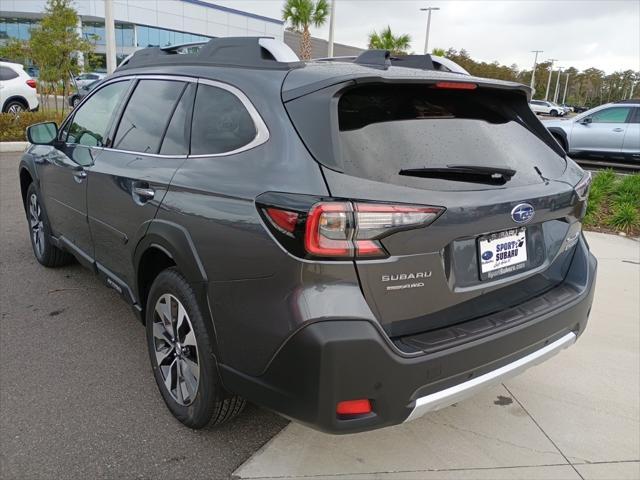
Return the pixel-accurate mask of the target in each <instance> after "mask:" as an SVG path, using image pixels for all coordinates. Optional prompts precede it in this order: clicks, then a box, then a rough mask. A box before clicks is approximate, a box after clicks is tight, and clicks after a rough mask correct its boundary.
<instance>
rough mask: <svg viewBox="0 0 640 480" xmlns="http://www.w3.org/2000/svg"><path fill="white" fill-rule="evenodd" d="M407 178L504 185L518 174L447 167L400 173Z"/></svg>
mask: <svg viewBox="0 0 640 480" xmlns="http://www.w3.org/2000/svg"><path fill="white" fill-rule="evenodd" d="M398 174H399V175H404V176H406V177H420V178H441V179H443V180H454V181H458V182H470V183H487V184H490V185H504V184H505V183H507V182H508V181H509V180H511V177H513V176H514V175H515V174H516V171H515V170H512V169H510V168H500V167H480V166H476V165H447V166H446V167H424V168H408V169H403V170H400V172H398Z"/></svg>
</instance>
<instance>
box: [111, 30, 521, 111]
mask: <svg viewBox="0 0 640 480" xmlns="http://www.w3.org/2000/svg"><path fill="white" fill-rule="evenodd" d="M193 47H195V48H193ZM400 65H402V66H400ZM436 65H441V63H439V59H438V58H437V57H436V61H435V62H434V61H432V58H431V56H430V55H407V56H398V57H393V56H391V54H390V52H389V51H386V50H366V51H365V52H363V53H361V54H360V55H359V56H358V57H343V58H329V59H320V60H315V61H308V62H303V61H300V60H299V59H298V57H297V56H296V55H295V53H294V52H293V51H292V50H291V49H290V48H289V47H288V46H287V45H286V44H284V43H283V42H280V41H279V40H276V39H274V38H272V37H222V38H215V39H212V40H210V41H208V42H201V43H196V44H188V45H174V46H171V47H165V48H158V47H153V48H145V49H142V50H138V51H137V52H135V53H134V54H133V55H131V56H130V57H128V58H127V59H126V60H125V61H124V62H123V64H121V65H120V66H119V67H118V69H117V70H116V72H117V73H121V74H125V72H126V73H134V72H135V71H136V70H137V71H146V72H150V71H151V70H153V71H155V72H162V71H163V70H171V69H174V68H175V67H182V68H184V69H185V71H186V70H187V68H188V70H190V71H193V70H194V69H197V70H199V71H201V72H202V75H203V76H207V75H210V73H209V72H210V69H209V68H207V67H214V68H215V67H226V68H236V69H237V68H240V69H247V70H260V71H261V72H260V74H259V76H260V77H262V78H264V76H265V75H274V76H282V75H283V73H284V74H285V80H284V82H283V84H282V98H283V100H284V101H288V100H291V99H293V98H297V97H298V96H301V95H305V94H308V93H311V92H313V91H316V90H319V89H321V88H324V87H325V86H329V85H332V84H336V83H341V82H348V81H351V80H353V81H357V82H358V83H364V82H403V83H411V82H424V81H431V82H437V81H445V82H471V83H476V84H478V85H479V86H489V87H492V88H497V89H507V90H518V91H520V92H522V93H523V94H525V95H526V96H527V98H529V97H530V96H531V89H530V88H529V87H528V86H525V85H522V84H519V83H515V82H507V81H503V80H494V79H487V78H480V77H474V76H471V75H467V74H464V73H462V72H464V69H462V68H461V67H460V68H459V71H458V72H451V71H443V70H436ZM451 66H453V65H451ZM445 67H446V68H449V67H448V66H447V65H446V64H445ZM449 69H450V68H449ZM276 72H279V73H276Z"/></svg>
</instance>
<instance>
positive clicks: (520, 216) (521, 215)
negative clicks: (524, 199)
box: [511, 203, 535, 223]
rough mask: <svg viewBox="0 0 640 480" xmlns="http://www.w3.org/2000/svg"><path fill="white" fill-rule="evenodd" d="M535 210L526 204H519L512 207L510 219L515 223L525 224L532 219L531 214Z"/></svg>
mask: <svg viewBox="0 0 640 480" xmlns="http://www.w3.org/2000/svg"><path fill="white" fill-rule="evenodd" d="M534 213H535V210H534V209H533V207H532V206H531V205H530V204H528V203H521V204H519V205H516V206H515V207H513V210H511V218H513V221H514V222H516V223H527V222H528V221H529V220H531V219H532V218H533V214H534Z"/></svg>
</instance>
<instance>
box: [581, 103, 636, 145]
mask: <svg viewBox="0 0 640 480" xmlns="http://www.w3.org/2000/svg"><path fill="white" fill-rule="evenodd" d="M632 112H633V107H629V106H624V105H619V106H611V107H607V108H603V109H602V110H598V111H597V112H595V113H593V114H591V115H590V116H589V117H588V118H591V122H590V123H582V122H580V121H578V122H575V125H574V127H573V129H572V131H571V138H570V140H569V145H571V151H588V152H602V153H620V152H621V151H622V145H623V143H624V138H625V134H626V132H627V127H628V126H629V123H628V121H629V120H630V118H631V114H632Z"/></svg>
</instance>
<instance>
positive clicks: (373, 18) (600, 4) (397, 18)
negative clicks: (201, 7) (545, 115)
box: [210, 0, 640, 73]
mask: <svg viewBox="0 0 640 480" xmlns="http://www.w3.org/2000/svg"><path fill="white" fill-rule="evenodd" d="M210 1H211V3H217V4H221V5H226V6H231V7H234V8H238V9H240V10H246V11H250V12H255V13H259V14H262V15H267V16H271V17H275V18H280V12H281V9H282V5H283V4H284V0H283V1H275V0H273V1H272V0H210ZM335 2H336V29H335V40H336V42H340V43H346V44H349V45H356V46H359V47H362V48H366V43H367V36H368V34H369V33H370V32H371V31H372V30H379V29H382V28H384V27H386V26H387V25H390V26H391V29H392V30H393V31H394V32H396V33H408V34H409V35H411V38H412V43H411V46H412V49H413V51H415V52H419V53H421V52H422V51H423V49H424V39H425V29H426V13H425V12H421V11H420V8H421V7H424V6H425V5H427V4H428V5H429V6H435V7H440V10H439V11H436V12H434V13H433V15H432V24H431V35H430V41H429V45H430V48H433V47H440V48H445V49H446V48H450V47H453V48H456V49H461V48H464V49H466V50H467V51H468V52H469V53H470V54H471V56H472V57H473V58H475V59H477V60H482V61H488V62H491V61H494V60H497V61H499V62H500V63H502V64H505V65H511V64H513V63H515V64H517V65H518V66H519V67H520V68H530V66H531V64H532V63H533V54H532V53H531V50H544V53H543V54H541V56H540V57H539V60H540V61H544V60H545V59H547V58H557V59H558V60H559V61H558V65H561V66H563V67H570V66H574V67H576V68H578V69H581V70H582V69H586V68H589V67H596V68H599V69H601V70H604V71H606V72H607V73H611V72H613V71H616V70H628V69H632V70H636V71H637V70H640V1H638V0H583V1H577V0H511V1H508V0H507V1H498V0H496V1H475V0H469V1H453V0H449V1H443V0H429V1H427V0H424V1H423V0H420V1H413V0H384V1H383V0H335ZM312 33H313V34H314V35H316V36H319V37H323V38H327V37H328V25H326V26H324V27H322V28H320V29H312Z"/></svg>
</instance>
